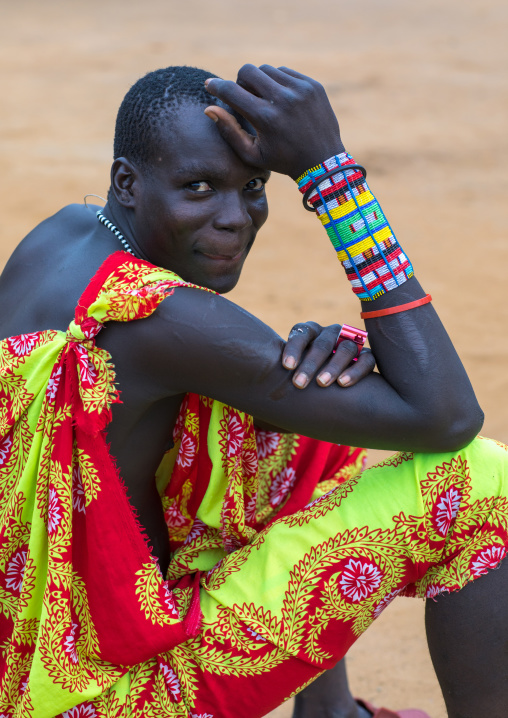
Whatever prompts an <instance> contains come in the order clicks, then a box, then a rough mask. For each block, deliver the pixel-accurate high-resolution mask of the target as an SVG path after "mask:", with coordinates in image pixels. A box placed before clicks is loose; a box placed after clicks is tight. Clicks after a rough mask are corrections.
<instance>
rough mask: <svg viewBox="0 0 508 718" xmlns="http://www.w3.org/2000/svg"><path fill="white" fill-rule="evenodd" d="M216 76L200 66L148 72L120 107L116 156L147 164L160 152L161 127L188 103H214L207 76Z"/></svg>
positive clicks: (204, 104)
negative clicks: (208, 88)
mask: <svg viewBox="0 0 508 718" xmlns="http://www.w3.org/2000/svg"><path fill="white" fill-rule="evenodd" d="M209 77H217V75H214V74H213V73H212V72H207V71H206V70H200V69H199V68H197V67H187V66H186V65H181V66H179V65H175V66H172V67H166V68H164V69H161V70H154V71H153V72H149V73H148V74H146V75H145V76H144V77H142V78H140V79H139V80H138V81H137V82H136V83H135V84H134V85H133V86H132V87H131V88H130V90H129V91H128V92H127V94H126V95H125V97H124V98H123V101H122V104H121V105H120V108H119V110H118V114H117V117H116V126H115V140H114V148H113V156H114V159H116V158H117V157H127V158H128V159H130V160H132V161H133V162H135V163H136V164H137V165H138V166H139V167H147V166H148V165H149V164H151V163H152V162H153V159H154V157H155V156H156V155H157V152H158V149H159V147H160V142H161V129H164V130H165V129H167V127H168V125H171V123H172V122H174V121H175V118H176V115H177V114H178V110H179V109H180V108H181V107H182V105H185V104H192V105H197V106H202V107H203V108H205V107H207V106H208V105H210V104H211V99H212V98H211V97H210V95H209V94H208V92H207V91H206V90H205V85H204V83H205V80H206V79H208V78H209Z"/></svg>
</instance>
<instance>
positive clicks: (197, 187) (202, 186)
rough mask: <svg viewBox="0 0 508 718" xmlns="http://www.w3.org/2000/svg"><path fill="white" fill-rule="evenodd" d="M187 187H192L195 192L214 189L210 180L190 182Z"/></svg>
mask: <svg viewBox="0 0 508 718" xmlns="http://www.w3.org/2000/svg"><path fill="white" fill-rule="evenodd" d="M186 187H187V188H188V189H191V190H192V191H193V192H210V191H211V190H212V189H213V188H212V186H211V185H210V184H209V183H208V182H205V180H199V181H196V182H189V183H188V184H187V185H186Z"/></svg>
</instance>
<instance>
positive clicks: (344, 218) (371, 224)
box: [297, 152, 413, 302]
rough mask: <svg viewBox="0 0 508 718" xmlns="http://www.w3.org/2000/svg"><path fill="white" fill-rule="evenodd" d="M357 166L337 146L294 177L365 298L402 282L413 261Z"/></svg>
mask: <svg viewBox="0 0 508 718" xmlns="http://www.w3.org/2000/svg"><path fill="white" fill-rule="evenodd" d="M348 165H353V167H352V168H351V169H347V167H348ZM334 169H336V170H337V171H336V173H333V172H332V170H334ZM362 170H363V167H361V165H357V164H356V163H355V161H354V159H353V158H352V156H351V155H350V154H349V153H346V152H342V153H340V154H338V155H334V156H333V157H330V159H328V160H325V162H323V163H322V164H320V165H317V166H316V167H312V168H311V169H309V170H307V171H306V172H304V173H303V175H301V177H299V178H298V179H297V183H298V189H299V190H300V192H301V193H302V194H303V195H304V197H305V199H306V200H307V201H308V202H309V204H310V205H311V206H312V207H313V208H314V209H315V211H316V213H317V215H318V217H319V219H320V221H321V223H322V224H323V226H324V228H325V229H326V232H327V234H328V237H329V239H330V240H331V242H332V244H333V246H334V248H335V251H336V252H337V258H338V259H339V260H340V261H341V263H342V266H343V267H344V269H345V270H346V275H347V278H348V279H349V281H350V282H351V285H352V289H353V292H354V293H355V294H356V295H357V296H358V297H359V299H361V300H362V301H364V302H365V301H371V300H373V299H376V298H377V297H380V296H381V295H382V294H385V292H389V291H390V290H391V289H395V287H398V286H399V285H401V284H403V283H404V282H405V281H407V280H408V279H409V278H410V277H412V276H413V267H412V265H411V262H410V261H409V259H408V258H407V257H406V255H405V254H404V252H403V251H402V248H401V246H400V244H399V243H398V241H397V239H396V237H395V235H394V234H393V231H392V228H391V227H390V225H389V223H388V220H387V219H386V217H385V215H384V214H383V210H382V209H381V207H380V205H379V203H378V201H377V200H376V198H375V197H374V195H373V194H372V193H371V191H370V189H369V186H368V184H367V182H366V181H365V177H364V170H363V171H362ZM321 176H323V180H322V181H321V182H318V180H319V178H320V177H321Z"/></svg>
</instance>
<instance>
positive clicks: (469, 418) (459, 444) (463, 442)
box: [426, 400, 485, 453]
mask: <svg viewBox="0 0 508 718" xmlns="http://www.w3.org/2000/svg"><path fill="white" fill-rule="evenodd" d="M484 418H485V417H484V413H483V411H482V409H481V408H480V406H479V404H478V403H477V402H476V400H475V401H474V402H473V403H472V404H471V405H469V406H467V407H461V409H460V410H458V411H455V412H454V413H450V412H446V414H445V416H439V417H434V420H433V421H432V425H433V428H432V431H429V440H430V441H429V448H428V449H426V451H430V452H432V453H449V452H453V451H459V450H460V449H463V448H464V446H467V445H468V444H470V443H471V442H472V441H473V439H474V438H475V437H476V436H477V435H478V433H479V432H480V431H481V428H482V426H483V422H484Z"/></svg>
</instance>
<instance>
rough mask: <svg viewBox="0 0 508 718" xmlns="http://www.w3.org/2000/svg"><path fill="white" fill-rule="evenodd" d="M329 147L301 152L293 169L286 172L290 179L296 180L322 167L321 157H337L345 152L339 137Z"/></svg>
mask: <svg viewBox="0 0 508 718" xmlns="http://www.w3.org/2000/svg"><path fill="white" fill-rule="evenodd" d="M331 148H332V149H325V150H319V151H318V152H314V151H313V152H312V153H309V152H305V154H304V153H303V152H302V153H301V156H300V157H299V159H298V163H297V165H296V166H295V169H294V170H291V172H288V174H289V176H290V177H291V179H293V180H295V182H298V181H299V180H300V178H301V177H303V176H304V175H305V174H307V173H310V172H312V171H313V170H316V169H317V168H319V167H322V166H323V164H324V162H323V161H322V158H323V157H338V156H342V155H345V153H346V150H345V148H344V145H343V144H342V141H341V140H340V138H339V139H338V140H335V141H334V142H333V143H332V144H331ZM334 152H335V154H333V153H334ZM325 162H328V160H325ZM308 167H310V169H307V168H308Z"/></svg>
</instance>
